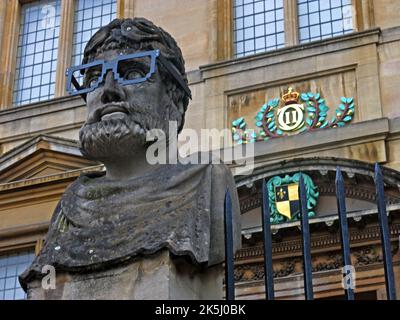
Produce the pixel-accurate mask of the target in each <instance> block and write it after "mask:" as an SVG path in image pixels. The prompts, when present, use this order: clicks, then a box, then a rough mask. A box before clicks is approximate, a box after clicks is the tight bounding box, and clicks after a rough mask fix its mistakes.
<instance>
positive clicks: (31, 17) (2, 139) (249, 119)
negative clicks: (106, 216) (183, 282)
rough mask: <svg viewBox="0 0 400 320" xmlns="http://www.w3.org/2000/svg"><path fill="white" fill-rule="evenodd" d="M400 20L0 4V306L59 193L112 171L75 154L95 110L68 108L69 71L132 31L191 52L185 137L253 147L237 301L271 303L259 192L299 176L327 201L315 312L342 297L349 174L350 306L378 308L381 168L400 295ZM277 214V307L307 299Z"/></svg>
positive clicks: (318, 242)
mask: <svg viewBox="0 0 400 320" xmlns="http://www.w3.org/2000/svg"><path fill="white" fill-rule="evenodd" d="M399 11H400V3H399V2H397V1H390V0H201V1H199V0H150V1H145V0H102V1H101V0H85V1H83V0H29V1H28V0H6V1H1V2H0V43H1V44H2V46H1V51H0V57H1V63H0V299H20V298H23V297H24V293H23V291H22V290H21V288H20V287H19V284H18V280H17V276H18V274H20V273H21V272H22V271H23V270H24V269H25V268H26V266H27V264H29V263H30V261H31V260H32V259H33V256H34V254H37V253H38V252H39V251H40V249H41V247H42V245H43V241H44V237H45V234H46V231H47V228H48V225H49V221H50V218H51V216H52V213H53V210H54V208H55V206H56V204H57V202H58V200H59V199H60V197H61V195H62V194H63V192H64V190H65V188H66V187H67V186H68V185H69V184H70V183H71V182H72V181H74V179H76V178H77V177H78V176H79V175H80V174H81V173H84V172H89V171H96V170H104V168H103V166H102V165H101V164H99V163H94V162H92V161H89V160H86V159H84V158H83V157H82V156H81V154H80V151H79V148H78V143H77V140H78V131H79V128H80V127H81V126H82V124H83V123H84V121H85V118H86V110H85V105H84V102H83V100H82V99H81V98H80V97H70V96H68V95H67V93H66V91H65V87H66V78H65V70H66V68H68V67H69V66H71V65H77V64H80V61H81V58H82V52H83V49H84V46H85V44H86V42H87V41H88V40H89V38H90V37H91V35H92V34H93V33H94V32H95V31H96V30H97V29H98V28H99V27H100V26H102V25H106V24H107V23H109V22H110V21H111V20H112V19H114V18H116V17H120V18H128V17H135V16H136V17H145V18H147V19H149V20H151V21H153V22H154V23H155V24H157V25H159V26H161V27H162V28H164V29H165V30H167V31H168V32H169V33H170V34H172V35H173V36H174V37H175V38H176V40H177V42H178V44H179V45H180V47H181V48H182V51H183V55H184V57H185V60H186V70H187V74H188V79H189V84H190V88H191V90H192V94H193V100H192V102H191V104H190V106H189V108H188V111H187V113H186V121H185V128H188V129H189V128H190V129H194V130H196V131H197V132H200V131H201V129H218V130H223V129H229V130H232V137H230V138H231V143H232V144H238V145H240V144H252V145H253V146H254V156H255V157H254V166H255V169H254V171H253V173H252V174H249V175H246V176H237V177H236V181H237V187H238V192H239V196H240V204H241V210H242V234H243V248H242V249H241V251H240V252H238V253H237V254H236V269H235V279H236V288H237V290H236V294H237V297H238V298H239V299H262V298H263V297H264V289H263V276H264V274H263V269H262V263H263V262H262V260H263V251H262V242H261V233H260V231H261V228H260V225H261V216H260V212H261V209H260V203H261V201H260V199H261V189H262V183H261V180H260V179H265V180H266V181H272V179H274V178H279V179H284V178H285V177H286V176H288V178H287V179H288V181H289V182H288V184H290V183H292V182H293V181H294V180H293V175H294V174H295V173H297V172H300V171H301V172H303V173H305V174H307V176H308V177H309V178H310V179H311V181H312V184H313V185H314V186H315V187H316V189H315V190H317V191H316V196H315V197H316V198H318V199H315V203H314V204H313V205H312V207H313V212H314V216H313V217H312V218H311V221H310V222H311V240H312V241H311V242H312V258H313V271H314V280H313V284H314V290H315V298H317V299H319V298H320V299H340V298H341V297H342V296H343V288H342V285H341V279H342V274H341V270H340V266H341V257H340V239H339V234H338V228H337V217H336V216H337V209H336V202H335V201H336V200H335V188H334V180H335V175H334V173H335V170H336V167H337V166H340V167H341V168H342V170H343V173H344V178H345V184H346V200H347V206H348V208H347V209H348V212H349V214H350V216H349V217H350V218H349V224H350V235H351V252H352V262H353V265H354V266H355V268H356V271H357V278H356V281H357V283H356V296H357V298H359V299H385V297H386V296H385V289H384V271H383V265H382V254H381V248H380V239H379V227H378V225H377V219H376V205H375V202H374V201H375V189H374V188H375V186H374V182H373V166H372V164H374V163H376V162H377V163H380V164H381V165H383V166H384V170H383V171H384V175H385V177H386V178H385V183H386V185H385V186H386V190H385V191H386V197H387V207H388V211H389V217H390V228H391V237H392V255H393V259H394V265H395V275H396V279H397V288H398V289H397V292H398V294H400V265H399V263H400V254H399V232H400V215H399V213H400V211H399V210H400V172H399V171H400V109H399V108H398V94H397V88H399V87H400V22H399V19H398V12H399ZM289 88H292V90H289ZM288 92H289V95H287V94H288ZM274 99H276V101H275V102H274V101H273V100H274ZM310 103H311V104H310ZM294 105H296V106H297V107H294ZM264 106H265V107H264ZM286 106H288V108H286V109H285V110H286V111H282V112H281V111H280V110H281V109H282V108H284V107H286ZM263 107H264V109H262V108H263ZM268 108H269V109H268ZM274 108H275V109H274ZM299 108H300V109H299ZM267 109H268V112H266V110H267ZM274 110H276V111H274ZM282 110H283V109H282ZM279 112H281V114H282V117H281V118H279V115H278V114H279ZM331 118H332V120H331ZM299 119H300V120H299ZM243 123H245V124H243ZM213 141H214V140H213ZM214 142H215V141H214ZM216 147H217V146H216V145H214V144H211V145H210V146H209V148H212V149H213V148H216ZM230 165H231V167H232V168H235V167H236V164H235V163H232V164H230ZM271 183H272V182H271ZM272 185H273V184H272ZM275 187H276V186H275ZM274 190H278V189H274ZM274 199H275V201H276V203H275V206H276V210H277V213H276V214H277V216H276V217H277V222H279V223H277V224H274V226H273V230H274V232H273V233H274V235H273V260H274V275H275V289H276V297H277V298H278V299H303V291H304V290H303V282H302V270H301V243H300V236H299V235H300V231H299V228H298V223H297V222H296V221H295V220H290V219H286V218H282V217H283V216H284V214H282V212H283V211H282V210H280V209H279V206H280V205H281V204H278V201H277V196H276V194H274ZM289 211H290V210H289ZM289 213H290V212H289Z"/></svg>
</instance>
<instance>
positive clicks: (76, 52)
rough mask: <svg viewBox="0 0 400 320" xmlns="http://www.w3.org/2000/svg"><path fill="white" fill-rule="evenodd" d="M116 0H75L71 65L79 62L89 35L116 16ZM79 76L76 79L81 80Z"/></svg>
mask: <svg viewBox="0 0 400 320" xmlns="http://www.w3.org/2000/svg"><path fill="white" fill-rule="evenodd" d="M116 15H117V0H77V1H76V4H75V17H74V35H73V44H72V45H73V49H72V65H73V66H76V65H79V64H81V62H82V58H83V51H84V49H85V46H86V43H87V42H88V41H89V39H90V37H91V36H92V35H93V34H94V33H95V32H96V31H97V30H98V29H100V27H102V26H105V25H107V24H108V23H110V22H111V21H112V20H114V19H115V18H116ZM81 80H82V79H81V77H80V78H79V79H78V81H81Z"/></svg>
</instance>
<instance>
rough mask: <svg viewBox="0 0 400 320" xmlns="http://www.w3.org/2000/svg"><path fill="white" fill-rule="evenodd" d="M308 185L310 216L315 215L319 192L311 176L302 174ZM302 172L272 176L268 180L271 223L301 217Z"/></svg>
mask: <svg viewBox="0 0 400 320" xmlns="http://www.w3.org/2000/svg"><path fill="white" fill-rule="evenodd" d="M302 176H303V180H304V184H305V186H306V193H307V194H306V196H307V209H308V210H309V211H308V216H309V217H313V216H315V213H314V211H313V210H314V208H315V207H316V205H317V200H318V196H319V193H318V192H317V187H316V186H315V185H314V183H313V181H312V179H311V177H310V176H308V175H306V174H304V173H303V174H302ZM299 181H300V173H296V174H294V175H293V176H290V175H286V176H285V177H284V178H281V177H279V176H276V177H273V178H271V179H270V180H269V181H268V182H267V190H268V197H269V206H270V212H271V223H282V222H287V221H294V220H297V219H299V218H300V215H299V214H300V197H299Z"/></svg>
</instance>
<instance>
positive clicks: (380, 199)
mask: <svg viewBox="0 0 400 320" xmlns="http://www.w3.org/2000/svg"><path fill="white" fill-rule="evenodd" d="M300 177H301V178H300V181H299V196H300V216H301V237H302V255H303V278H304V295H305V299H306V300H313V298H314V293H313V285H312V266H311V248H310V247H311V246H310V245H311V243H310V228H309V221H308V220H309V218H308V210H307V199H306V187H305V184H304V181H303V177H302V175H300ZM335 184H336V200H337V208H338V216H339V227H340V239H341V251H342V257H343V267H344V266H351V259H350V240H349V228H348V223H347V212H346V202H345V186H344V180H343V176H342V172H341V170H340V168H339V167H338V168H337V169H336V181H335ZM262 186H263V188H262V210H261V211H262V233H263V244H264V245H263V247H264V280H265V295H266V299H267V300H274V298H275V292H274V278H273V269H272V236H271V223H270V208H269V202H268V201H269V200H268V190H267V188H266V183H265V181H263V183H262ZM375 187H376V202H377V207H378V220H379V226H380V236H381V245H382V253H383V264H384V271H385V285H386V293H387V299H388V300H396V287H395V280H394V271H393V261H392V255H391V245H390V231H389V224H388V216H387V212H386V202H385V193H384V183H383V176H382V171H381V168H380V166H379V165H378V164H376V165H375ZM225 257H226V261H225V297H226V299H227V300H234V299H235V283H234V252H233V228H232V201H231V195H230V194H229V192H227V193H226V196H225ZM344 277H346V274H344ZM344 290H345V295H346V298H347V300H354V290H353V289H352V288H351V287H348V288H347V289H344Z"/></svg>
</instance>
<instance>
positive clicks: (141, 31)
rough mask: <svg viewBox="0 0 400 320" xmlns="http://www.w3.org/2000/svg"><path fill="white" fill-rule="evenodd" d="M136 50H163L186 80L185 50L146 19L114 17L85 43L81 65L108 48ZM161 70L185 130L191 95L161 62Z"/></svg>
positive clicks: (164, 55) (163, 53)
mask: <svg viewBox="0 0 400 320" xmlns="http://www.w3.org/2000/svg"><path fill="white" fill-rule="evenodd" d="M127 49H133V50H135V51H147V50H156V49H158V50H160V54H161V55H163V57H164V58H166V59H167V60H169V61H170V62H171V63H172V64H173V65H174V66H175V67H176V68H177V69H178V71H179V72H180V74H181V75H182V78H183V79H184V81H185V82H186V83H187V82H188V81H187V77H186V73H185V60H184V59H183V55H182V51H181V49H180V48H179V46H178V44H177V43H176V41H175V39H174V38H173V37H172V36H171V35H170V34H169V33H168V32H166V31H165V30H163V29H162V28H160V27H157V26H156V25H155V24H153V23H152V22H151V21H149V20H147V19H144V18H133V19H115V20H113V21H112V22H110V23H109V24H108V25H106V26H104V27H101V28H100V29H99V30H98V31H97V32H96V33H95V34H94V35H93V36H92V37H91V38H90V40H89V42H88V43H87V44H86V47H85V51H84V57H83V61H82V64H85V63H89V62H91V61H93V60H95V59H96V56H97V55H99V54H100V53H102V52H105V51H108V50H127ZM157 66H158V70H160V75H161V77H162V79H163V80H168V81H167V83H168V84H169V87H168V92H169V94H170V97H171V99H172V100H173V102H174V104H175V105H176V107H177V108H178V111H179V112H180V113H181V121H180V124H179V128H178V129H179V132H180V131H181V130H182V128H183V125H184V119H185V116H184V115H185V112H186V110H187V106H188V104H189V96H188V95H187V94H186V93H185V91H184V90H183V89H182V88H181V87H180V86H179V85H176V83H175V80H174V79H173V78H172V77H171V76H170V74H169V72H168V71H167V70H166V69H165V68H164V67H163V66H162V64H160V63H159V64H158V65H157Z"/></svg>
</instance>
